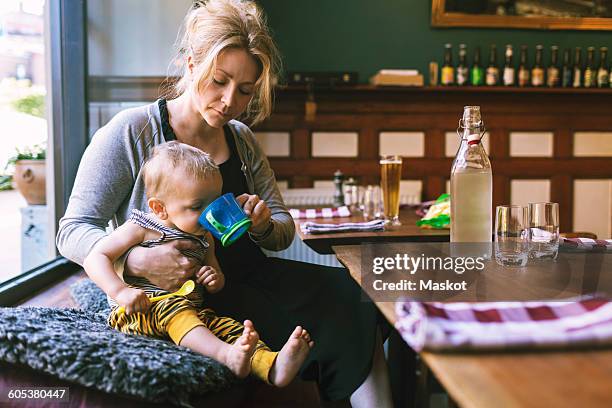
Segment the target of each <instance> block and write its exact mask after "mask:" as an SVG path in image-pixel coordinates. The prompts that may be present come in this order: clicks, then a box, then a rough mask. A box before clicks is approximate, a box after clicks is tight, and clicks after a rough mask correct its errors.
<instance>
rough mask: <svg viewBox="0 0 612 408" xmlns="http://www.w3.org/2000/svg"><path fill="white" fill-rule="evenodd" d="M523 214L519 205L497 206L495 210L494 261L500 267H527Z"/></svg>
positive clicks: (524, 219)
mask: <svg viewBox="0 0 612 408" xmlns="http://www.w3.org/2000/svg"><path fill="white" fill-rule="evenodd" d="M525 212H526V211H525V209H524V208H523V207H522V206H519V205H499V206H497V208H496V210H495V260H496V261H497V263H498V264H500V265H502V266H525V265H527V256H528V253H529V249H528V245H527V234H526V231H525V221H526V218H527V217H526V214H525Z"/></svg>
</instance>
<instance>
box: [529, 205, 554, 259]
mask: <svg viewBox="0 0 612 408" xmlns="http://www.w3.org/2000/svg"><path fill="white" fill-rule="evenodd" d="M527 233H528V234H527V236H528V241H529V258H530V259H534V260H540V259H542V260H545V259H550V260H554V259H557V254H558V253H559V204H557V203H529V205H528V222H527Z"/></svg>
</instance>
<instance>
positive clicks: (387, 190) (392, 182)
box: [380, 156, 402, 225]
mask: <svg viewBox="0 0 612 408" xmlns="http://www.w3.org/2000/svg"><path fill="white" fill-rule="evenodd" d="M401 178H402V158H401V156H382V157H381V158H380V185H381V189H382V194H383V210H384V217H385V224H390V225H401V222H400V220H399V204H400V194H399V190H400V179H401Z"/></svg>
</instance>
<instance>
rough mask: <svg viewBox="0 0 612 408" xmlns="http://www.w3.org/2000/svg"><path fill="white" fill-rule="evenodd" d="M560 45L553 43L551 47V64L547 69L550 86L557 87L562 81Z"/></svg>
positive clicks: (547, 80)
mask: <svg viewBox="0 0 612 408" xmlns="http://www.w3.org/2000/svg"><path fill="white" fill-rule="evenodd" d="M558 62H559V47H557V46H556V45H553V46H552V47H550V65H549V66H548V68H547V69H546V85H547V86H548V87H549V88H555V87H557V86H559V85H560V83H561V76H560V74H559V67H558V65H557V64H558Z"/></svg>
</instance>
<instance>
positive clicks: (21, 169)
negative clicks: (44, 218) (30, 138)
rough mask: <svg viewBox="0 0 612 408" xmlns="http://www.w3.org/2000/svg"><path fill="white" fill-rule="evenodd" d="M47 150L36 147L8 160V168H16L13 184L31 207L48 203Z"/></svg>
mask: <svg viewBox="0 0 612 408" xmlns="http://www.w3.org/2000/svg"><path fill="white" fill-rule="evenodd" d="M45 157H46V148H45V146H44V145H42V144H40V145H34V146H31V147H27V148H25V149H23V150H19V149H17V153H16V154H15V155H14V156H13V157H11V158H10V159H9V160H8V163H7V168H8V167H10V166H14V172H13V183H14V184H15V186H16V187H17V189H18V190H19V192H20V193H21V195H22V196H23V197H24V198H25V200H26V202H27V203H28V204H29V205H44V204H46V203H47V194H46V182H45V167H46V162H45Z"/></svg>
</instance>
